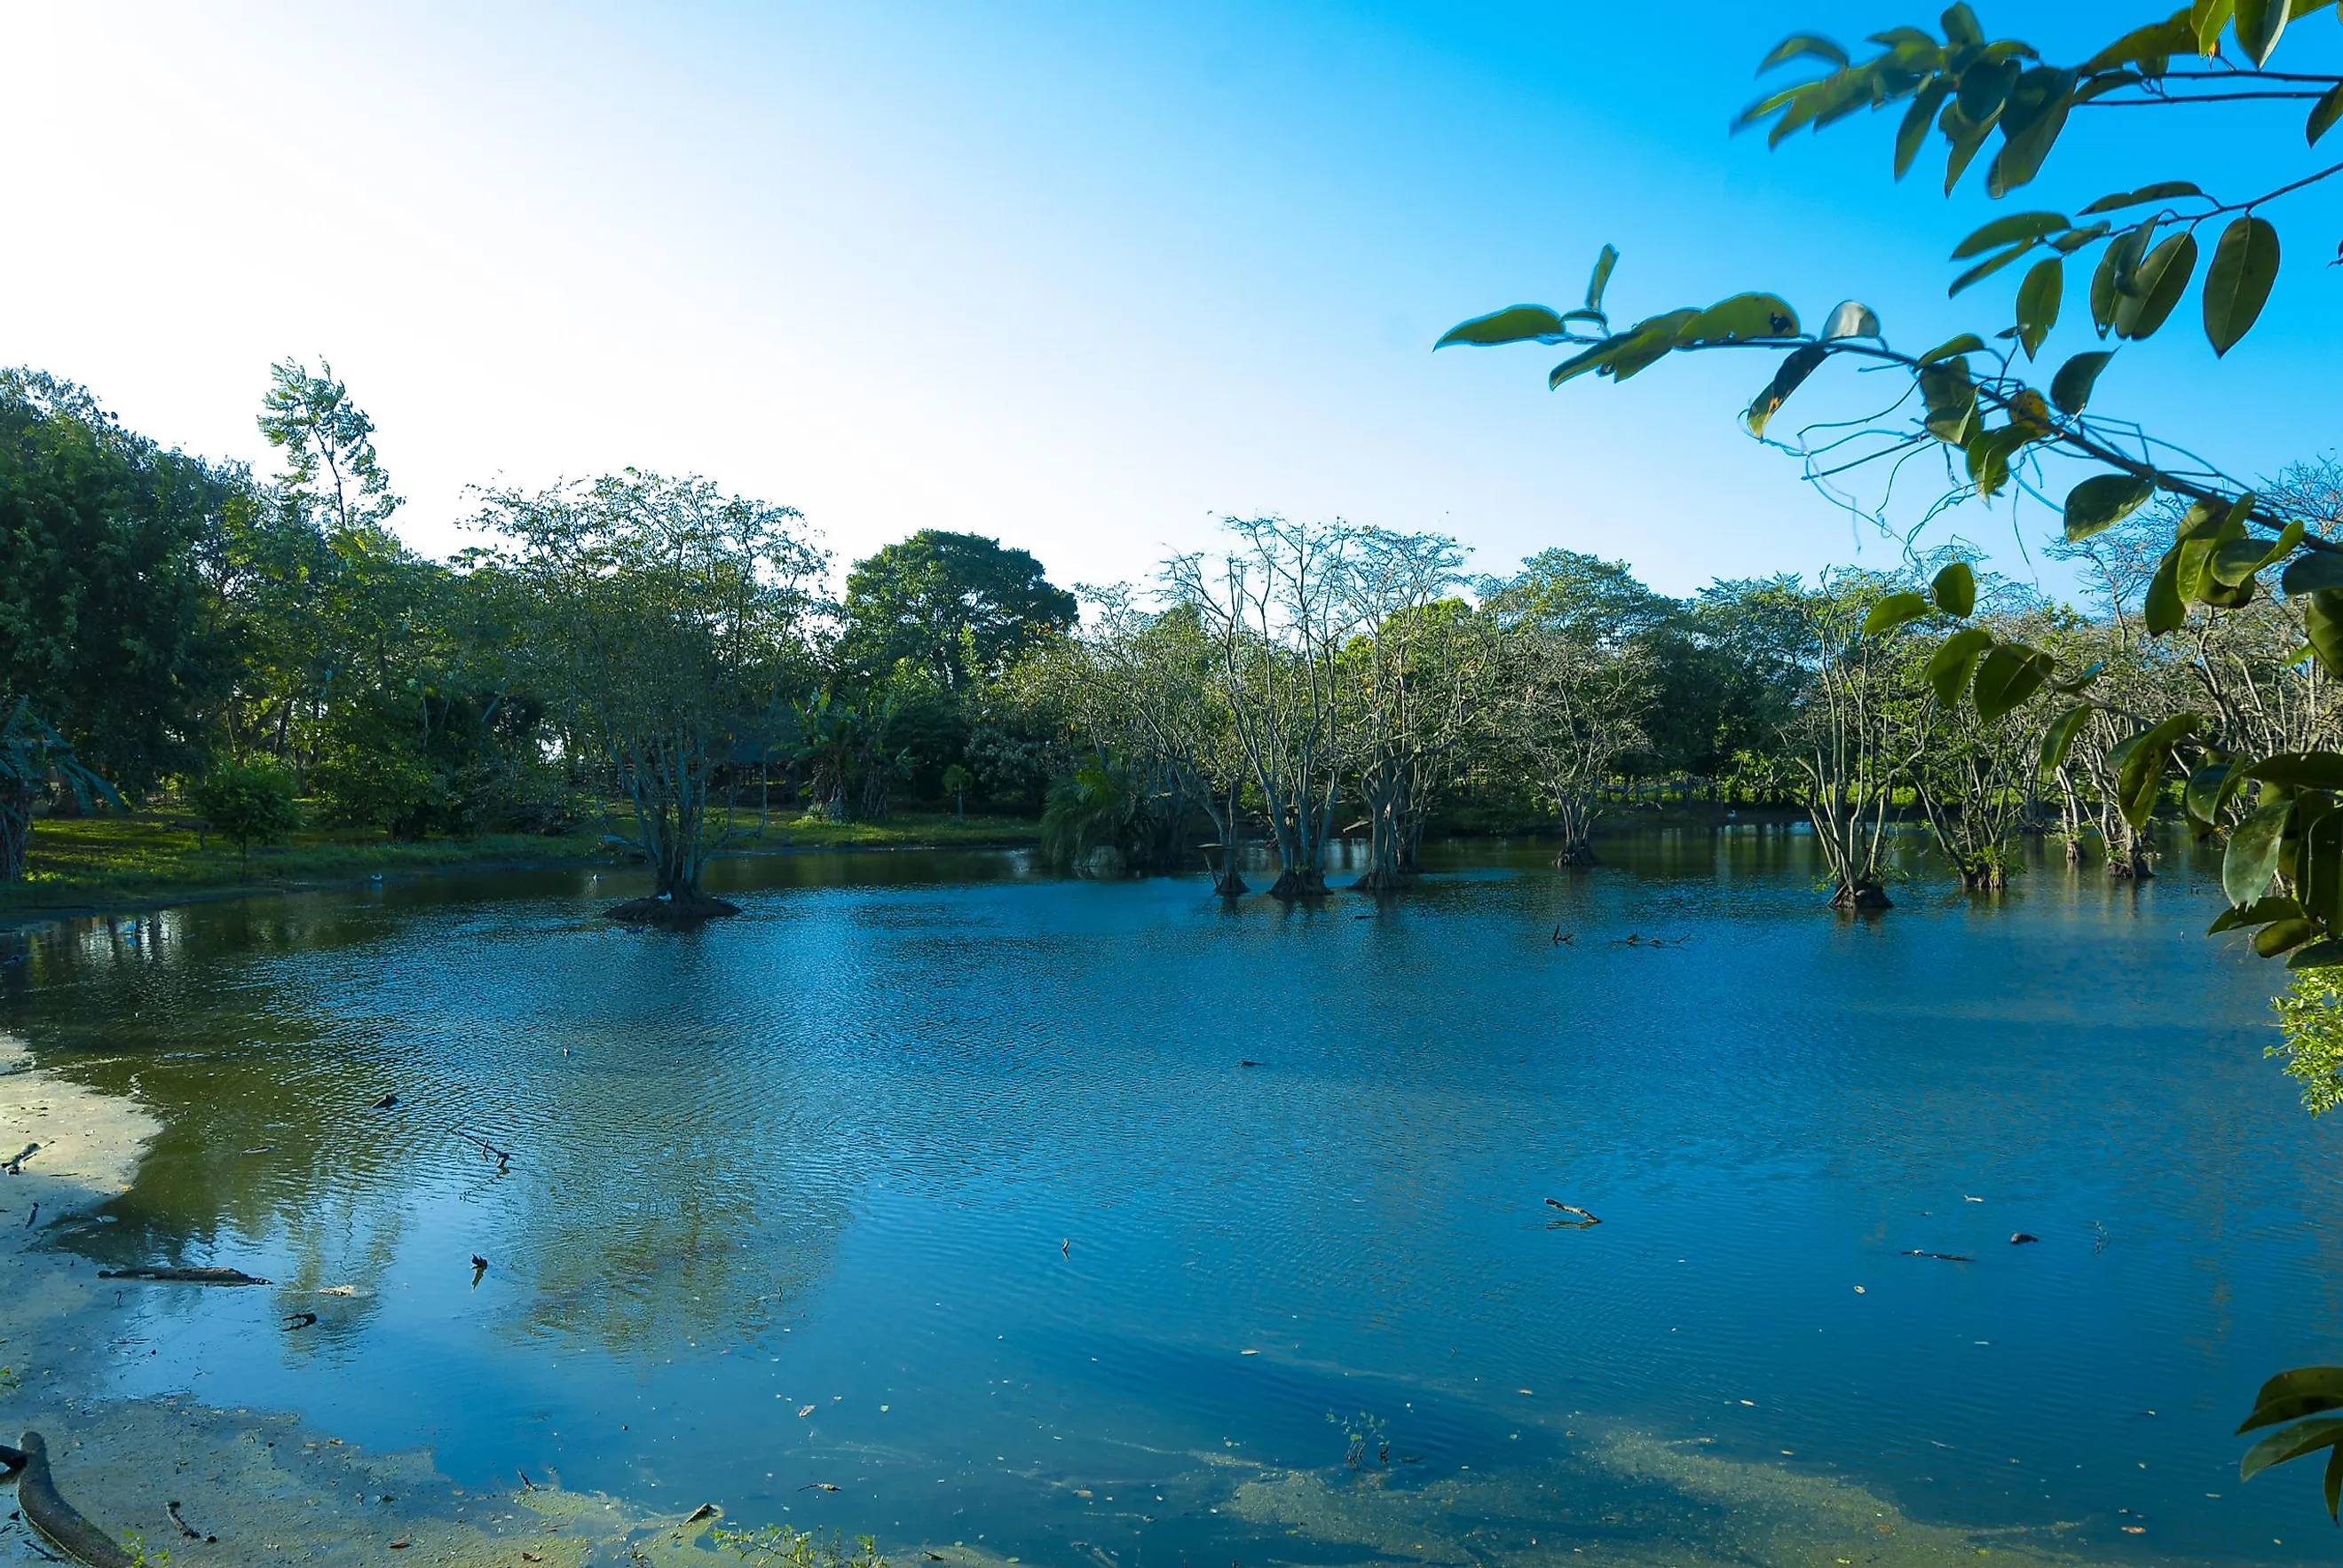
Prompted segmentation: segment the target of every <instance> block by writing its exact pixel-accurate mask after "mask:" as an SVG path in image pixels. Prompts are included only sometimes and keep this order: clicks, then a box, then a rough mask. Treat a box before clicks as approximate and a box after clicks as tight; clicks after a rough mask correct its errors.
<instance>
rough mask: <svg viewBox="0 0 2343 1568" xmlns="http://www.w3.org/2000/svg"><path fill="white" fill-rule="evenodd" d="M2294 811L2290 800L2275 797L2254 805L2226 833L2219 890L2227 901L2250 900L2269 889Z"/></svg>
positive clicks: (2246, 901)
mask: <svg viewBox="0 0 2343 1568" xmlns="http://www.w3.org/2000/svg"><path fill="white" fill-rule="evenodd" d="M2293 815H2294V802H2293V801H2292V800H2274V801H2272V802H2270V803H2269V804H2268V805H2266V806H2261V807H2258V808H2256V809H2254V811H2253V812H2252V813H2250V814H2249V815H2248V816H2247V818H2246V819H2245V820H2244V821H2242V822H2240V823H2238V824H2237V831H2235V832H2233V833H2231V834H2230V835H2229V846H2228V848H2227V849H2224V850H2223V851H2222V852H2221V891H2222V893H2223V895H2224V896H2226V897H2227V899H2228V900H2229V902H2230V903H2232V904H2250V903H2252V902H2253V901H2254V900H2256V899H2258V898H2260V897H2261V896H2262V894H2263V893H2264V892H2266V891H2268V888H2269V884H2270V879H2271V878H2272V877H2275V876H2277V875H2278V852H2279V851H2280V850H2281V849H2285V847H2286V825H2287V822H2288V819H2290V818H2292V816H2293Z"/></svg>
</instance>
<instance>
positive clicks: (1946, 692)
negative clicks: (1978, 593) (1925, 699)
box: [1924, 626, 1993, 708]
mask: <svg viewBox="0 0 2343 1568" xmlns="http://www.w3.org/2000/svg"><path fill="white" fill-rule="evenodd" d="M1992 646H1993V633H1991V632H1989V631H1987V630H1986V629H1985V628H1983V627H1978V626H1970V627H1963V628H1961V629H1960V630H1958V631H1956V632H1955V633H1953V635H1952V636H1950V637H1948V638H1945V640H1944V641H1943V642H1942V643H1941V644H1939V645H1938V646H1937V648H1936V652H1935V653H1933V654H1931V655H1929V656H1928V664H1927V668H1926V670H1925V671H1924V673H1925V674H1926V677H1927V679H1928V684H1929V686H1930V687H1931V688H1933V689H1935V691H1936V700H1937V701H1939V702H1941V703H1943V704H1944V705H1945V706H1946V707H1947V708H1950V707H1951V706H1952V705H1953V704H1954V703H1956V702H1958V701H1959V700H1960V699H1961V693H1962V692H1963V691H1964V690H1966V689H1967V688H1968V684H1969V677H1970V675H1972V674H1973V673H1975V671H1976V663H1977V659H1978V658H1980V657H1981V656H1983V654H1984V653H1985V650H1986V648H1991V647H1992Z"/></svg>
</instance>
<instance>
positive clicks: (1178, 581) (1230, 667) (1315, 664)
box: [1164, 518, 1357, 900]
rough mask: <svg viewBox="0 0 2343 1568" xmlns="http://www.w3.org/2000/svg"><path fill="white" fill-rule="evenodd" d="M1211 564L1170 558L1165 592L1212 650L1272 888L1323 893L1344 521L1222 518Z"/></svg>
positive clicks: (1345, 619)
mask: <svg viewBox="0 0 2343 1568" xmlns="http://www.w3.org/2000/svg"><path fill="white" fill-rule="evenodd" d="M1224 526H1225V527H1226V528H1228V530H1229V532H1230V533H1231V534H1232V535H1233V536H1234V538H1233V540H1232V543H1231V544H1230V546H1229V548H1227V549H1226V550H1225V551H1223V552H1222V554H1221V555H1220V556H1218V557H1217V558H1212V557H1207V556H1204V555H1202V554H1201V553H1200V554H1195V555H1187V556H1179V557H1175V558H1173V559H1172V561H1171V562H1170V563H1169V565H1168V566H1167V567H1166V568H1165V570H1164V588H1165V589H1166V591H1167V592H1168V593H1169V594H1170V595H1171V597H1172V599H1173V600H1174V602H1176V603H1178V604H1180V605H1182V606H1184V607H1186V608H1189V609H1190V610H1192V612H1193V613H1194V614H1195V616H1196V618H1197V620H1198V622H1199V624H1200V625H1201V626H1202V628H1203V633H1204V638H1205V640H1206V642H1207V644H1208V646H1209V647H1210V648H1212V673H1213V680H1214V684H1215V685H1216V686H1217V688H1218V689H1219V696H1220V699H1221V700H1222V702H1223V703H1225V704H1226V706H1227V709H1228V712H1229V717H1230V721H1231V724H1232V728H1233V729H1234V730H1235V733H1236V739H1237V745H1238V749H1240V751H1241V752H1242V755H1243V757H1244V759H1245V766H1246V769H1248V771H1250V772H1251V774H1252V786H1253V789H1254V790H1255V792H1256V794H1257V796H1258V798H1259V800H1260V805H1261V810H1262V815H1263V816H1264V817H1266V818H1267V819H1268V823H1269V831H1270V836H1271V839H1272V841H1273V842H1274V843H1275V844H1276V845H1277V853H1278V859H1279V869H1278V875H1277V880H1276V881H1275V882H1274V883H1273V884H1272V886H1271V888H1270V891H1271V893H1272V895H1274V896H1275V897H1278V898H1281V899H1289V900H1290V899H1303V898H1316V897H1321V896H1322V895H1323V894H1324V893H1325V891H1326V846H1327V844H1328V842H1329V841H1330V840H1331V839H1332V838H1333V835H1334V807H1335V803H1336V801H1337V800H1338V799H1340V798H1341V793H1342V779H1343V774H1344V772H1345V762H1346V760H1347V759H1345V757H1344V755H1343V751H1342V739H1343V737H1342V707H1343V691H1342V686H1343V677H1342V669H1341V667H1340V661H1341V655H1342V645H1343V644H1344V643H1345V642H1347V641H1348V640H1349V639H1350V637H1351V635H1352V634H1353V632H1354V631H1355V630H1356V629H1357V618H1356V610H1355V600H1354V598H1353V592H1352V582H1351V570H1352V567H1353V551H1354V548H1355V546H1356V543H1357V530H1356V529H1354V528H1352V527H1351V526H1350V525H1348V524H1346V523H1341V522H1335V523H1289V522H1287V521H1286V520H1285V519H1284V518H1226V519H1224Z"/></svg>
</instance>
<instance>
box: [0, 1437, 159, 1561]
mask: <svg viewBox="0 0 2343 1568" xmlns="http://www.w3.org/2000/svg"><path fill="white" fill-rule="evenodd" d="M21 1441H22V1442H23V1443H24V1446H23V1447H22V1448H21V1449H17V1448H8V1447H5V1446H0V1463H5V1465H6V1466H7V1467H8V1468H9V1469H10V1470H14V1471H16V1472H17V1476H16V1508H17V1511H18V1512H19V1513H23V1514H24V1516H25V1523H27V1524H30V1525H31V1526H32V1527H33V1528H34V1529H35V1530H37V1531H39V1532H40V1533H41V1534H42V1536H43V1537H44V1538H45V1539H46V1540H47V1541H48V1542H49V1543H50V1544H51V1545H53V1546H55V1547H56V1548H58V1549H59V1550H60V1551H62V1552H64V1553H65V1555H66V1556H68V1557H71V1558H72V1559H73V1560H74V1561H75V1562H76V1563H87V1564H88V1568H132V1565H131V1560H130V1553H127V1552H125V1551H124V1550H123V1549H122V1547H121V1545H120V1543H117V1542H116V1540H115V1539H114V1538H113V1537H112V1536H110V1535H108V1534H107V1533H106V1532H105V1531H103V1530H100V1529H99V1528H98V1527H97V1526H96V1525H95V1524H92V1523H90V1522H89V1521H88V1520H86V1519H85V1518H83V1517H82V1516H81V1513H80V1511H79V1510H78V1509H76V1508H75V1507H74V1505H73V1504H72V1503H67V1502H66V1501H65V1499H64V1498H62V1497H60V1496H58V1495H57V1483H56V1482H55V1479H54V1478H53V1477H52V1476H51V1475H50V1474H49V1445H48V1443H47V1442H45V1440H44V1439H43V1438H42V1436H41V1434H40V1433H39V1432H26V1433H25V1435H24V1437H23V1438H22V1440H21Z"/></svg>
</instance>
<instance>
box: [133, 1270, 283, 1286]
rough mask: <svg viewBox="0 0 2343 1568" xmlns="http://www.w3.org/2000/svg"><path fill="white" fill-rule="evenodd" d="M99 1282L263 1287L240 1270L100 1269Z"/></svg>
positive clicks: (251, 1275)
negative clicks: (152, 1281) (146, 1281)
mask: <svg viewBox="0 0 2343 1568" xmlns="http://www.w3.org/2000/svg"><path fill="white" fill-rule="evenodd" d="M97 1277H98V1278H99V1279H101V1280H167V1281H171V1282H176V1283H178V1284H183V1285H265V1284H266V1283H268V1282H267V1281H266V1280H264V1279H262V1278H261V1277H260V1276H259V1275H257V1274H247V1273H246V1272H245V1271H243V1270H242V1269H159V1268H157V1269H147V1268H138V1269H100V1270H99V1271H97Z"/></svg>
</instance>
